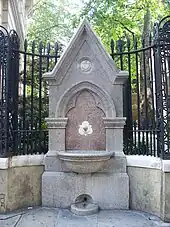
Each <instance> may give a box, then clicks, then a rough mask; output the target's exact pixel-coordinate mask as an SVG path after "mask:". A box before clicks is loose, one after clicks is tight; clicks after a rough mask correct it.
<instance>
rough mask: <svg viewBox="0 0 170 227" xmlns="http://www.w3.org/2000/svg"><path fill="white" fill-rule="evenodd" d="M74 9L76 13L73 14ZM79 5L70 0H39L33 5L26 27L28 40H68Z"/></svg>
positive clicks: (63, 42)
mask: <svg viewBox="0 0 170 227" xmlns="http://www.w3.org/2000/svg"><path fill="white" fill-rule="evenodd" d="M75 11H76V15H75ZM78 12H79V6H78V5H76V4H75V3H74V2H72V1H71V0H57V1H54V0H40V1H38V3H37V4H36V5H35V6H34V7H33V15H32V18H31V21H30V23H29V27H28V40H36V41H38V42H39V41H40V40H41V41H42V42H43V43H44V44H45V43H47V42H48V41H52V42H53V43H54V42H56V41H58V42H61V43H62V44H65V43H67V42H68V40H69V39H70V38H71V36H72V34H73V24H74V21H75V20H76V17H77V15H78Z"/></svg>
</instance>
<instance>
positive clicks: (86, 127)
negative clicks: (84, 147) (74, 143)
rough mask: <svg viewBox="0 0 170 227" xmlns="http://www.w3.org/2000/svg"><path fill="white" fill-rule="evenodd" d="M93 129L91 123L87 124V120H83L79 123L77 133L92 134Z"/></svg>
mask: <svg viewBox="0 0 170 227" xmlns="http://www.w3.org/2000/svg"><path fill="white" fill-rule="evenodd" d="M92 132H93V129H92V125H90V124H89V122H88V121H83V122H82V124H81V125H79V134H80V135H82V136H87V135H90V134H92Z"/></svg>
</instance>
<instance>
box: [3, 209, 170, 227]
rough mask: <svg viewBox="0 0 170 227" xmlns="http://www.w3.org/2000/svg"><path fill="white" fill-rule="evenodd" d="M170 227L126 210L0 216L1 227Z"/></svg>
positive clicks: (32, 211) (48, 211)
mask: <svg viewBox="0 0 170 227" xmlns="http://www.w3.org/2000/svg"><path fill="white" fill-rule="evenodd" d="M7 226H8V227H47V226H48V227H158V226H159V227H161V226H164V227H165V226H166V227H170V223H169V224H168V223H164V222H162V221H161V220H160V219H159V218H157V217H156V216H153V215H150V214H146V213H142V212H137V211H125V210H114V211H113V210H103V211H99V213H97V214H95V215H89V216H76V215H74V214H72V213H71V212H70V211H69V210H61V209H57V208H56V209H53V208H35V209H32V208H28V209H26V210H23V211H17V212H13V213H10V214H0V227H7Z"/></svg>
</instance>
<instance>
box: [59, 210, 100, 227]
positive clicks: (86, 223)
mask: <svg viewBox="0 0 170 227" xmlns="http://www.w3.org/2000/svg"><path fill="white" fill-rule="evenodd" d="M73 226H74V227H96V226H97V215H96V214H95V215H89V216H77V215H74V214H72V213H71V212H70V211H69V210H61V212H60V215H59V219H58V223H57V225H56V227H73Z"/></svg>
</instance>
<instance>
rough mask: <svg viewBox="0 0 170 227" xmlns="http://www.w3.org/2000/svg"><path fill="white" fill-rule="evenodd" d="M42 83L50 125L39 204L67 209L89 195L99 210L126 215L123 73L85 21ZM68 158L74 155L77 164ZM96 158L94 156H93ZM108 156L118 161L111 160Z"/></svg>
mask: <svg viewBox="0 0 170 227" xmlns="http://www.w3.org/2000/svg"><path fill="white" fill-rule="evenodd" d="M75 47H76V48H75ZM44 77H45V79H46V80H47V81H48V83H49V118H48V119H47V123H48V122H50V124H49V123H48V126H49V152H48V153H47V156H46V160H45V163H46V164H45V165H46V167H45V170H46V171H45V172H44V174H43V176H42V204H43V205H45V206H54V207H62V208H67V207H70V205H71V203H74V202H75V199H76V198H77V197H78V196H79V195H81V194H89V196H91V197H93V199H94V202H96V203H97V204H98V205H99V206H100V208H102V209H128V207H129V179H128V175H127V173H126V161H125V158H124V154H123V127H124V124H125V120H126V119H125V118H123V100H122V93H123V84H124V82H125V80H126V79H127V78H128V74H127V72H123V71H119V70H118V69H117V68H116V67H115V64H114V62H113V59H112V58H111V57H110V55H109V54H108V53H107V52H106V50H105V49H104V47H103V45H102V44H101V42H100V41H99V39H98V38H97V36H96V35H95V33H94V32H93V30H92V29H91V27H90V25H89V23H88V22H87V21H86V20H85V21H83V23H82V24H81V25H80V27H79V29H78V31H77V33H76V34H75V36H74V37H73V38H72V40H71V42H70V44H69V46H68V47H67V49H66V50H65V52H64V53H63V55H62V56H61V58H60V60H59V61H58V63H57V64H56V66H55V67H54V70H53V71H52V72H50V73H47V74H45V75H44ZM55 119H57V122H62V121H63V119H68V122H67V125H66V124H65V127H62V128H61V127H58V126H57V125H58V124H57V123H55V122H54V121H55ZM51 122H53V124H52V123H51ZM65 122H66V121H65ZM83 122H84V123H86V124H83ZM54 123H55V124H54ZM87 123H88V124H87ZM83 125H85V126H83ZM87 125H88V126H87ZM83 130H84V131H83ZM88 132H89V133H88ZM86 151H87V153H86ZM100 151H104V152H106V154H105V156H103V157H102V158H105V160H104V161H106V163H105V164H106V165H105V167H104V166H100V165H99V164H100V163H101V157H100V158H99V157H98V156H99V153H100ZM71 152H79V156H78V155H77V156H78V158H77V159H76V160H75V156H74V157H73V156H71V155H70V153H71ZM82 152H84V154H85V153H86V154H88V158H87V157H86V158H84V157H83V156H82ZM90 152H91V153H90ZM95 152H98V154H97V153H96V154H95V155H94V153H95ZM68 153H69V155H70V156H71V157H69V158H68ZM113 153H117V156H115V157H113V158H111V156H112V154H113ZM57 155H58V156H57ZM74 155H76V154H75V153H74ZM92 155H94V157H93V159H92ZM108 155H109V158H108ZM118 157H119V158H118ZM106 158H107V160H106ZM110 158H111V160H109V161H108V159H110ZM73 159H74V160H73ZM94 160H95V161H94ZM102 161H103V160H102ZM107 161H108V163H107ZM55 165H56V166H55ZM66 166H67V167H66ZM98 167H100V168H98ZM69 169H70V172H68V170H69ZM87 170H88V171H87ZM71 171H72V172H78V173H83V174H75V173H71ZM96 171H101V172H100V173H99V172H97V173H96ZM89 172H90V173H92V172H95V173H94V174H89Z"/></svg>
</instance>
